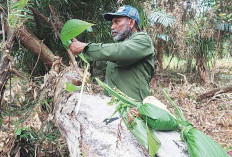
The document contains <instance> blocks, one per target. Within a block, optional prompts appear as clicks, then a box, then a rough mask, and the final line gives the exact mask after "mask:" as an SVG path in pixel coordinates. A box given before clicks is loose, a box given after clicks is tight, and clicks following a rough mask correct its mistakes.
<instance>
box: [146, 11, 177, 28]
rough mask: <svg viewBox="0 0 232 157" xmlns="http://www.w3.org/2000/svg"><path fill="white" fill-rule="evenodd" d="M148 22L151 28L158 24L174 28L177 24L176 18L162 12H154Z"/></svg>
mask: <svg viewBox="0 0 232 157" xmlns="http://www.w3.org/2000/svg"><path fill="white" fill-rule="evenodd" d="M148 21H149V22H150V24H151V26H153V25H154V24H156V23H160V24H162V25H163V26H164V27H168V26H170V27H171V26H172V25H173V24H174V23H175V21H176V20H175V18H174V17H173V16H171V15H168V14H166V13H164V12H162V11H158V12H153V13H152V14H151V15H149V17H148Z"/></svg>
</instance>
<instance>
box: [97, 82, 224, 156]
mask: <svg viewBox="0 0 232 157" xmlns="http://www.w3.org/2000/svg"><path fill="white" fill-rule="evenodd" d="M96 80H97V82H98V83H99V85H101V86H102V87H103V88H104V89H105V90H107V91H108V92H109V93H110V94H111V95H112V96H113V99H112V102H111V103H116V104H119V105H118V106H117V108H116V112H117V111H118V112H119V113H120V116H121V117H122V118H123V120H124V123H125V124H126V126H127V128H128V129H129V130H130V131H131V132H132V133H133V134H134V135H135V137H136V138H137V139H138V141H139V142H140V143H141V144H142V145H143V146H144V147H145V148H147V149H148V150H149V154H150V155H151V156H154V155H155V154H156V153H157V152H158V150H159V148H160V145H161V143H160V141H159V139H158V138H157V137H155V135H154V134H152V133H151V131H152V130H160V131H166V130H177V129H179V130H180V131H181V139H182V140H184V141H186V143H187V148H188V152H189V154H190V156H191V157H208V156H209V157H219V156H220V157H226V156H227V153H226V152H225V150H224V149H223V148H222V147H221V146H220V145H219V144H218V143H216V142H215V141H213V140H212V139H211V138H210V137H209V136H207V135H206V134H204V133H202V132H201V131H199V130H197V129H196V128H194V127H193V125H192V124H191V123H189V122H187V121H186V119H185V117H184V115H183V113H182V111H181V110H180V109H179V108H178V107H177V105H176V104H175V103H174V102H173V101H172V100H171V99H170V97H169V96H168V95H167V93H166V92H165V91H164V95H165V96H166V98H167V99H168V100H169V101H170V103H171V104H172V105H173V106H174V107H175V110H176V113H177V115H176V114H175V113H174V112H173V114H174V117H173V116H172V115H171V114H170V113H169V112H168V111H166V110H164V109H161V108H159V107H158V106H155V105H153V104H142V103H141V102H138V101H136V100H133V99H132V98H130V97H128V96H126V95H125V94H124V93H122V92H120V91H119V90H117V89H116V90H113V89H112V88H110V87H109V86H108V85H107V84H105V83H103V82H101V81H100V80H99V79H96Z"/></svg>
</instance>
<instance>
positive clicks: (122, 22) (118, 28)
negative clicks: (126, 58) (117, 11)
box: [111, 16, 131, 41]
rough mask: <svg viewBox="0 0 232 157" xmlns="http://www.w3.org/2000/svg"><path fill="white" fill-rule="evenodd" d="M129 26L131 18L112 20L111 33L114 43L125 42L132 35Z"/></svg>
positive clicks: (115, 18)
mask: <svg viewBox="0 0 232 157" xmlns="http://www.w3.org/2000/svg"><path fill="white" fill-rule="evenodd" d="M129 24H130V18H128V17H123V16H119V17H117V16H116V17H114V18H113V19H112V26H111V33H112V35H113V39H114V41H123V40H125V39H126V38H127V37H128V36H129V34H130V33H131V28H130V27H129Z"/></svg>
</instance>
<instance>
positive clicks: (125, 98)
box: [95, 78, 140, 107]
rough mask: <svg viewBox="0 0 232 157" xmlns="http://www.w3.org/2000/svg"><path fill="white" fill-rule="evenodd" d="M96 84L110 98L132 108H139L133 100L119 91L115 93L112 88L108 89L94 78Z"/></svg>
mask: <svg viewBox="0 0 232 157" xmlns="http://www.w3.org/2000/svg"><path fill="white" fill-rule="evenodd" d="M95 79H96V81H97V83H98V84H99V85H100V86H102V87H103V88H104V89H105V90H106V91H107V92H109V93H110V94H111V95H112V96H114V97H116V98H118V99H119V100H120V101H122V102H124V103H126V104H130V105H132V106H135V107H137V106H139V104H140V103H139V102H136V101H135V100H134V99H132V98H130V97H128V96H126V95H125V94H124V93H122V92H121V91H119V90H118V91H115V90H113V89H112V88H110V86H108V85H107V84H105V83H103V82H102V81H101V80H99V79H98V78H95Z"/></svg>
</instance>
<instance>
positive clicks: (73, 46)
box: [69, 38, 87, 55]
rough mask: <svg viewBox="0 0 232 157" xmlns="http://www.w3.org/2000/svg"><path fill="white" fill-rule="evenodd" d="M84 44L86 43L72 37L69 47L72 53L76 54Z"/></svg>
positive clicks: (82, 48) (81, 49)
mask: <svg viewBox="0 0 232 157" xmlns="http://www.w3.org/2000/svg"><path fill="white" fill-rule="evenodd" d="M86 45H87V44H86V43H83V42H80V41H78V40H76V39H75V38H73V39H72V43H71V44H70V45H69V49H70V51H71V52H72V53H73V54H74V55H78V54H79V53H81V52H82V51H83V50H84V48H85V46H86Z"/></svg>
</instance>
